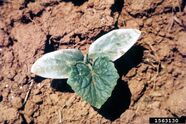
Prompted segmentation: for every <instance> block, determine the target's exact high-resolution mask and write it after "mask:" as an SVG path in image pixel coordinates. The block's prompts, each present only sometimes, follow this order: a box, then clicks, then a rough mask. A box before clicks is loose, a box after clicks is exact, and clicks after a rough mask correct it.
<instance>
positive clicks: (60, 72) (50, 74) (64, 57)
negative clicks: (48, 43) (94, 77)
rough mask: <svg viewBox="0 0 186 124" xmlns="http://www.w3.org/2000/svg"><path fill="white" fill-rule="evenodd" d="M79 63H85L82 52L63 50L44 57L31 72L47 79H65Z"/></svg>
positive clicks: (34, 65)
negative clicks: (73, 66)
mask: <svg viewBox="0 0 186 124" xmlns="http://www.w3.org/2000/svg"><path fill="white" fill-rule="evenodd" d="M78 61H83V54H82V53H81V51H79V50H77V49H62V50H58V51H54V52H50V53H47V54H45V55H43V56H42V57H41V58H39V59H38V60H37V61H36V62H35V63H34V64H33V65H32V68H31V72H32V73H35V74H36V75H39V76H41V77H45V78H55V79H64V78H68V77H69V73H70V71H71V67H72V65H74V64H75V63H76V62H78Z"/></svg>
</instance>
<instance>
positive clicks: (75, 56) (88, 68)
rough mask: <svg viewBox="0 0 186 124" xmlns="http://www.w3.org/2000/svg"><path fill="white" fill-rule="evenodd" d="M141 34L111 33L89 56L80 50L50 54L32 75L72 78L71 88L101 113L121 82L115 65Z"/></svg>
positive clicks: (120, 30) (128, 32) (133, 32)
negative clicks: (102, 107) (101, 109)
mask: <svg viewBox="0 0 186 124" xmlns="http://www.w3.org/2000/svg"><path fill="white" fill-rule="evenodd" d="M140 34H141V32H140V31H139V30H137V29H116V30H113V31H110V32H109V33H107V34H105V35H103V36H102V37H100V38H98V39H97V40H96V41H95V42H93V43H92V44H91V45H90V48H89V50H88V53H87V54H86V55H85V56H84V55H83V54H82V52H81V51H80V50H78V49H61V50H57V51H54V52H50V53H47V54H45V55H43V56H42V57H41V58H39V59H38V60H37V61H36V62H35V63H34V64H33V66H32V68H31V72H32V73H34V74H36V75H39V76H41V77H45V78H52V79H66V78H68V80H67V83H68V84H69V85H70V86H71V88H72V89H73V90H74V91H75V92H76V93H77V94H78V95H80V96H81V97H82V98H83V99H84V100H86V101H87V102H89V103H90V104H91V105H92V106H94V107H96V108H98V109H99V108H101V106H102V105H103V104H104V103H105V102H106V101H107V99H108V98H109V97H110V96H111V94H112V91H113V89H114V87H115V86H116V84H117V80H118V79H119V74H118V72H117V70H116V68H115V66H114V63H113V62H114V61H115V60H117V59H118V58H120V57H121V56H122V55H124V54H125V53H126V52H127V51H128V50H129V49H130V48H131V47H132V46H133V45H134V44H135V43H136V41H137V40H138V38H139V37H140Z"/></svg>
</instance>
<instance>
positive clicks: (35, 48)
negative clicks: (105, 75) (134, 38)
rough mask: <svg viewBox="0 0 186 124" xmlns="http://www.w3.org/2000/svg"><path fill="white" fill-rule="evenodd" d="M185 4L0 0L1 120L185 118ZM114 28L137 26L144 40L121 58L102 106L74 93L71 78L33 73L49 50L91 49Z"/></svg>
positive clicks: (95, 122) (134, 122)
mask: <svg viewBox="0 0 186 124" xmlns="http://www.w3.org/2000/svg"><path fill="white" fill-rule="evenodd" d="M185 4H186V3H185V0H125V2H124V1H123V0H82V1H81V2H78V1H77V0H75V2H74V1H73V0H37V1H35V0H0V122H1V123H39V124H46V123H48V124H58V123H63V124H71V123H72V124H84V123H86V124H102V123H103V124H104V123H105V124H106V123H113V124H116V123H118V124H119V123H123V124H126V123H130V124H138V123H139V124H141V123H147V122H148V119H149V117H154V116H160V117H176V116H178V117H179V116H183V115H186V93H185V92H186V74H185V73H186V7H185ZM115 28H138V29H140V30H141V31H142V37H141V39H140V40H139V41H138V43H137V44H136V45H135V46H134V47H133V48H132V49H131V50H130V51H129V52H128V53H127V54H126V55H125V56H123V57H122V58H121V59H120V60H118V61H117V62H116V67H117V68H118V72H119V73H120V75H121V79H120V80H119V81H118V84H117V86H116V87H115V89H114V91H113V94H112V96H111V97H110V98H109V100H108V101H107V102H106V103H105V104H104V105H103V107H102V108H101V109H100V110H96V109H94V108H93V107H91V106H90V105H89V104H88V103H86V102H85V101H83V100H82V99H81V98H80V97H79V96H78V95H76V94H75V93H74V92H73V91H72V90H71V88H70V87H69V86H68V85H67V84H66V80H50V79H43V78H41V77H37V76H35V75H33V74H31V72H30V68H31V65H32V64H33V63H34V61H35V60H36V59H37V58H39V57H40V56H41V55H43V54H44V53H47V52H51V51H54V50H57V49H63V48H79V49H81V50H83V52H86V50H87V48H88V46H89V44H91V43H92V42H93V41H94V40H95V39H97V38H98V37H100V36H102V35H103V34H105V33H106V32H108V31H110V30H112V29H115ZM27 94H29V95H27ZM26 96H28V99H26V98H27V97H26Z"/></svg>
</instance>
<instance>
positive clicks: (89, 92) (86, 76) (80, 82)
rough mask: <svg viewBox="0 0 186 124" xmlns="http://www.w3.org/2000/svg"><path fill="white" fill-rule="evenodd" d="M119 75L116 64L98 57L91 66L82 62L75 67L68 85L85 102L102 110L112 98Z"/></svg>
mask: <svg viewBox="0 0 186 124" xmlns="http://www.w3.org/2000/svg"><path fill="white" fill-rule="evenodd" d="M118 78H119V75H118V73H117V70H116V69H115V66H114V63H113V62H111V60H109V59H108V58H106V57H98V58H97V59H96V60H95V61H94V62H93V65H92V66H91V65H90V64H89V65H86V64H84V63H82V62H80V63H77V64H75V65H74V66H73V68H72V72H71V75H70V77H69V79H68V81H67V83H68V84H69V85H70V86H71V87H72V89H73V90H74V91H75V92H76V93H77V94H79V95H80V96H81V97H82V98H83V99H84V100H86V101H88V102H89V103H90V104H91V105H92V106H94V107H96V108H100V107H101V106H102V105H103V104H104V103H105V102H106V100H107V99H108V98H109V97H110V96H111V94H112V91H113V89H114V87H115V85H116V83H117V80H118Z"/></svg>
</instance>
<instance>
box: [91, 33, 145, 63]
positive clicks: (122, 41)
mask: <svg viewBox="0 0 186 124" xmlns="http://www.w3.org/2000/svg"><path fill="white" fill-rule="evenodd" d="M140 34H141V32H140V31H139V30H137V29H117V30H113V31H111V32H109V33H107V34H105V35H103V36H102V37H100V38H98V39H97V40H96V41H95V42H94V43H92V44H91V45H90V48H89V53H88V54H89V57H90V58H92V59H96V58H97V57H98V56H106V57H108V58H109V59H110V60H112V61H115V60H117V59H118V58H120V57H121V56H122V55H124V54H125V53H126V52H127V51H128V50H129V49H130V48H131V47H132V46H133V45H134V44H135V43H136V41H137V40H138V38H139V37H140Z"/></svg>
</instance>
